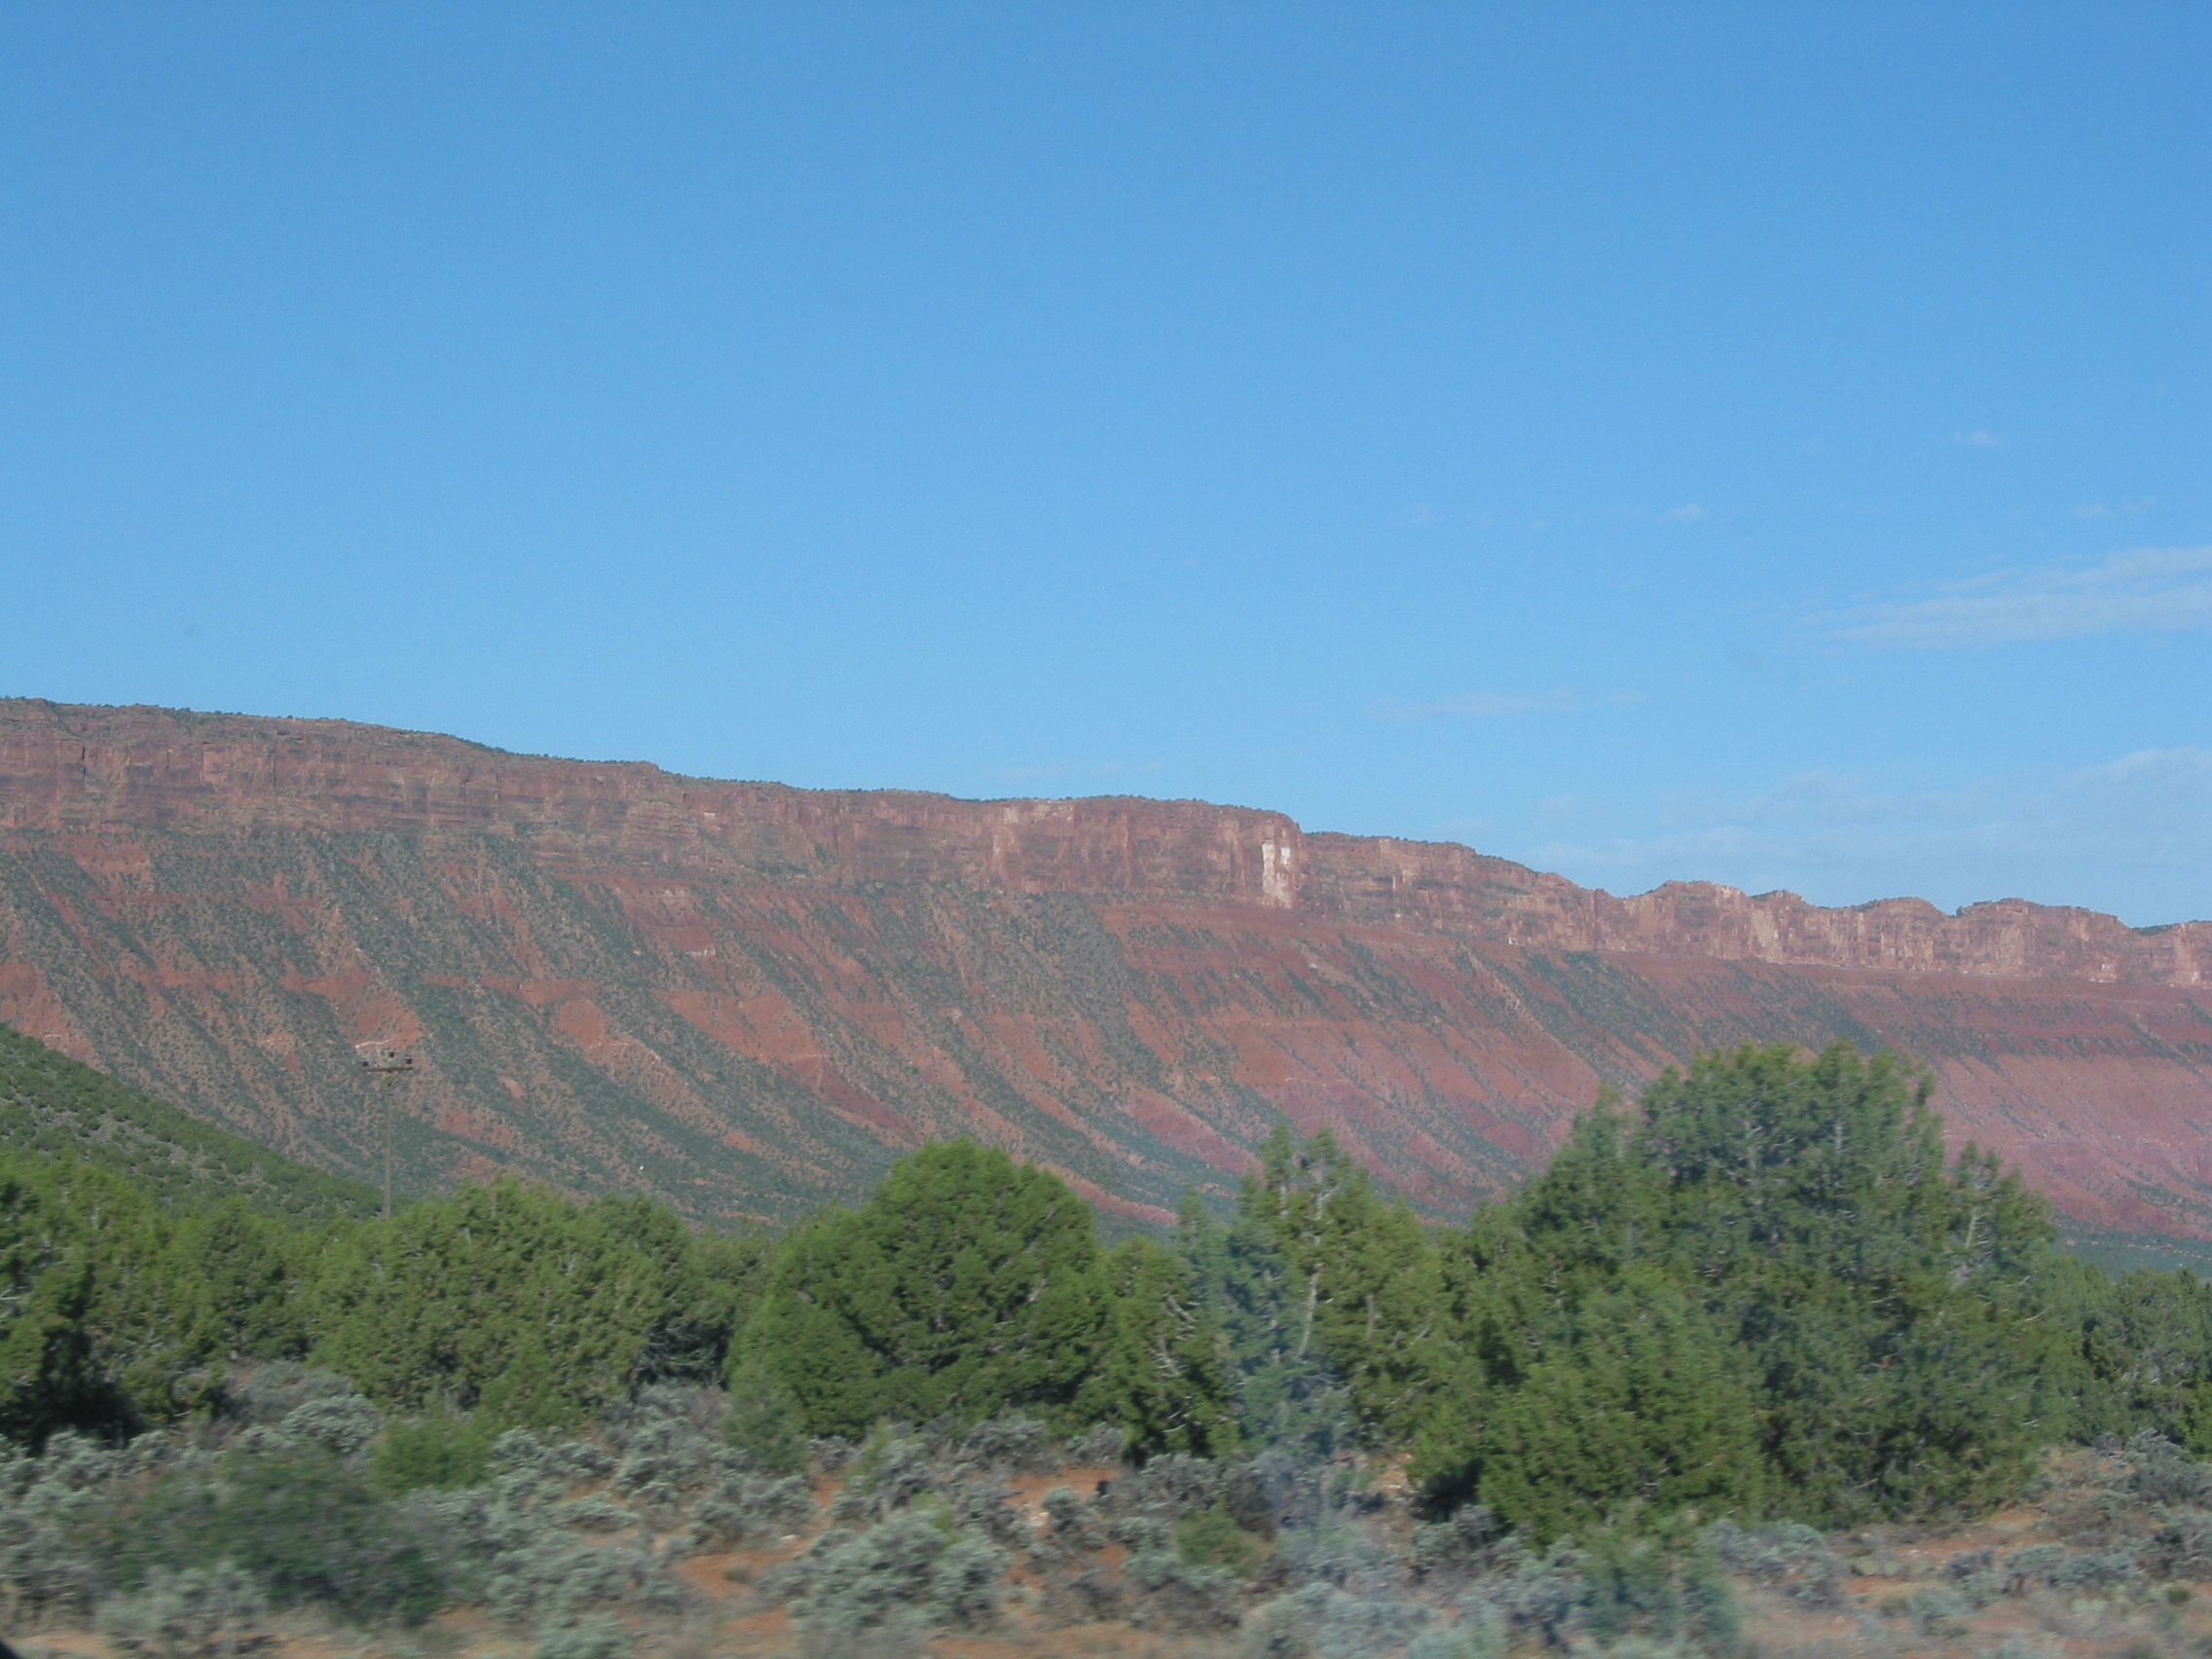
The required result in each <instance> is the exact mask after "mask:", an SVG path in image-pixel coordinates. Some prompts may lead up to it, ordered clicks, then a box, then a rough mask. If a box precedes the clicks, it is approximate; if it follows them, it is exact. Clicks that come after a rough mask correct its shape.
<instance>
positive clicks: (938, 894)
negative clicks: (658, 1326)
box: [0, 702, 2212, 1235]
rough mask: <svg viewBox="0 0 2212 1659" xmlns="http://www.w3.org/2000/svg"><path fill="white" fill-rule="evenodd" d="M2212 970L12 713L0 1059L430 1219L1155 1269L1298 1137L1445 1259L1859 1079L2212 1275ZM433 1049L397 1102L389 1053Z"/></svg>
mask: <svg viewBox="0 0 2212 1659" xmlns="http://www.w3.org/2000/svg"><path fill="white" fill-rule="evenodd" d="M2208 960H2212V925H2208V924H2204V923H2189V924H2183V925H2181V926H2177V927H2172V928H2166V929H2158V930H2132V929H2129V928H2126V927H2124V926H2122V925H2121V924H2120V923H2119V922H2118V921H2116V920H2115V919H2113V918H2112V917H2109V916H2101V915H2096V914H2093V913H2091V912H2087V911H2081V910H2068V909H2051V908H2046V907H2040V906H2036V905H2030V904H2026V903H2020V902H2018V901H2005V902H2001V903H1991V904H1980V905H1975V906H1972V907H1971V908H1969V909H1968V910H1966V911H1964V912H1962V913H1960V914H1959V915H1957V916H1945V915H1943V914H1942V913H1941V912H1939V911H1937V910H1936V909H1935V908H1934V907H1933V906H1931V905H1928V904H1926V903H1921V902H1919V901H1916V900H1893V901H1886V902H1884V903H1877V904H1869V905H1862V906H1859V907H1857V908H1853V909H1841V910H1831V909H1822V908H1819V907H1816V906H1813V905H1809V904H1806V903H1804V902H1803V901H1801V900H1799V899H1797V898H1795V897H1794V896H1792V895H1788V894H1767V895H1761V896H1758V897H1749V896H1746V895H1744V894H1742V893H1738V892H1736V891H1734V890H1733V889H1729V888H1724V887H1715V886H1711V885H1707V884H1688V883H1671V884H1669V885H1668V886H1666V887H1662V888H1660V889H1658V890H1656V891H1655V892H1652V893H1648V894H1644V895H1641V896H1638V897H1635V898H1628V899H1621V898H1615V897H1613V896H1611V895H1609V894H1604V893H1600V892H1592V891H1590V890H1587V889H1583V888H1578V887H1576V886H1574V885H1573V884H1572V883H1570V882H1567V881H1566V880H1564V879H1562V878H1560V877H1558V876H1552V875H1545V874H1541V873H1538V872H1535V871H1532V870H1529V869H1527V868H1524V867H1523V866H1518V865H1514V864H1511V863H1508V862H1506V861H1504V860H1500V859H1494V858H1489V857H1486V856H1484V855H1482V854H1480V853H1476V852H1473V851H1471V850H1469V849H1467V848H1464V847H1457V846H1450V845H1429V844H1421V843H1410V842H1402V841H1390V840H1376V839H1373V838H1355V837H1350V836H1343V835H1328V834H1309V833H1306V832H1304V831H1302V830H1300V829H1299V827H1298V826H1297V825H1295V824H1294V823H1292V822H1291V821H1290V820H1289V819H1287V818H1284V817H1283V816H1281V815H1280V814H1275V813H1269V812H1258V811H1246V810H1241V809H1236V808H1228V807H1216V806H1211V805H1206V804H1203V803H1198V802H1173V801H1151V800H1143V799H1095V800H1079V801H995V802H978V801H962V800H954V799H951V798H949V797H945V796H941V795H931V794H920V793H899V792H826V791H802V790H793V789H788V788H784V787H781V786H777V785H770V784H743V783H723V782H715V781H709V780H701V779H691V778H683V777H678V776H674V775H671V774H669V773H665V772H662V771H660V770H659V769H658V768H656V767H653V766H650V765H642V764H599V763H589V762H580V761H566V760H552V759H543V758H538V757H535V756H513V755H504V754H499V753H497V752H494V751H490V750H484V749H480V748H477V747H475V746H472V745H469V744H466V743H462V742H460V741H458V740H455V739H451V738H443V737H435V736H427V735H423V734H417V733H407V732H397V731H390V730H386V729H383V728H379V727H369V726H359V725H351V724H348V723H344V722H338V721H314V720H271V719H246V718H242V717H223V716H200V715H188V714H179V713H175V712H171V711H164V710H155V709H85V708H64V707H56V706H54V705H50V704H44V703H32V702H0V1020H6V1021H7V1022H9V1023H11V1024H15V1025H18V1026H19V1027H21V1028H22V1029H25V1030H28V1031H30V1032H32V1033H33V1034H34V1035H39V1036H42V1037H44V1038H45V1039H46V1040H47V1041H49V1042H51V1043H53V1044H55V1046H57V1047H60V1048H63V1049H66V1050H67V1051H70V1052H72V1053H75V1054H77V1055H79V1056H80V1057H82V1058H86V1059H89V1060H92V1062H93V1063H95V1064H98V1065H101V1066H103V1067H106V1068H107V1069H109V1070H111V1071H113V1072H116V1073H117V1074H118V1075H121V1076H123V1077H125V1078H127V1079H128V1080H129V1081H131V1082H133V1083H136V1084H139V1085H140V1086H142V1087H145V1088H149V1089H152V1090H155V1091H156V1092H159V1093H161V1094H163V1095H165V1096H166V1097H167V1098H169V1099H172V1100H175V1101H177V1102H178V1103H179V1104H182V1105H185V1106H186V1107H187V1108H188V1109H190V1110H193V1111H195V1112H197V1113H199V1114H200V1115H202V1116H203V1117H205V1118H207V1119H209V1120H210V1121H215V1122H220V1123H222V1124H226V1125H227V1126H231V1127H235V1128H239V1129H241V1130H243V1131H245V1132H247V1133H250V1134H254V1135H256V1136H258V1137H260V1138H262V1139H264V1140H266V1141H268V1142H269V1143H271V1144H273V1145H276V1146H278V1147H281V1148H283V1149H285V1150H287V1151H292V1152H296V1153H299V1154H302V1155H305V1156H308V1157H311V1158H313V1159H315V1160H317V1161H321V1162H323V1163H325V1164H327V1165H329V1166H331V1167H333V1168H338V1169H341V1170H345V1171H347V1172H350V1173H366V1172H370V1171H371V1170H372V1169H373V1167H374V1164H375V1162H376V1161H377V1158H378V1151H379V1147H380V1145H381V1139H382V1125H383V1124H384V1121H385V1114H386V1112H387V1110H388V1111H390V1112H391V1113H392V1114H393V1115H394V1116H395V1117H396V1119H397V1121H398V1124H399V1128H398V1144H399V1149H400V1157H401V1161H402V1165H403V1169H404V1171H405V1179H406V1180H407V1181H409V1182H411V1183H413V1184H415V1185H424V1184H428V1183H430V1182H434V1181H438V1180H444V1179H452V1178H455V1177H459V1176H467V1175H471V1174H478V1173H482V1172H485V1171H488V1170H490V1169H493V1168H497V1167H513V1168H517V1169H521V1170H523V1171H525V1172H528V1173H532V1174H535V1175H538V1176H541V1177H543V1178H546V1179H550V1180H554V1181H557V1182H559V1183H562V1184H564V1185H567V1186H570V1187H573V1188H576V1189H578V1190H587V1191H596V1190H604V1189H608V1188H634V1187H640V1186H643V1187H645V1188H647V1189H649V1190H653V1191H656V1192H659V1193H662V1194H664V1195H665V1196H667V1197H669V1198H672V1199H674V1200H675V1201H676V1202H678V1203H679V1204H680V1205H681V1206H682V1207H683V1208H685V1209H686V1210H688V1211H690V1212H691V1213H694V1214H697V1215H700V1216H702V1217H710V1218H717V1219H722V1220H728V1219H733V1218H735V1217H738V1216H741V1215H745V1214H766V1215H771V1216H777V1217H782V1216H788V1215H790V1214H792V1213H793V1212H794V1211H795V1210H797V1209H800V1208H803V1207H805V1206H807V1205H809V1204H812V1203H814V1202H817V1201H819V1200H820V1199H821V1198H824V1197H826V1196H830V1195H837V1194H850V1193H854V1192H857V1191H859V1190H861V1189H862V1188H864V1187H865V1186H866V1184H867V1183H868V1182H869V1181H870V1180H872V1179H873V1177H874V1175H875V1174H876V1173H877V1172H879V1171H880V1169H881V1168H882V1167H883V1166H884V1164H885V1163H887V1162H888V1161H889V1160H890V1159H891V1158H893V1157H895V1156H896V1155H897V1153H898V1152H899V1151H902V1150H903V1149H904V1148H906V1147H908V1146H911V1145H913V1144H915V1143H917V1142H918V1141H920V1140H921V1139H923V1138H926V1137H930V1136H937V1135H945V1134H952V1133H959V1132H973V1133H977V1134H979V1135H982V1136H984V1137H986V1138H988V1139H991V1140H994V1141H997V1142H999V1143H1001V1144H1004V1145H1006V1146H1008V1147H1010V1148H1012V1149H1013V1150H1014V1151H1015V1152H1017V1153H1018V1154H1020V1155H1022V1156H1025V1157H1029V1158H1033V1159H1036V1160H1038V1161H1043V1162H1045V1163H1048V1164H1051V1165H1052V1166H1054V1167H1056V1168H1058V1169H1061V1170H1062V1171H1064V1172H1065V1173H1067V1174H1068V1175H1069V1176H1070V1178H1071V1179H1072V1180H1074V1182H1075V1183H1076V1184H1077V1186H1078V1187H1079V1189H1081V1190H1083V1191H1085V1192H1086V1193H1087V1194H1088V1195H1089V1196H1091V1197H1093V1198H1096V1199H1098V1200H1100V1201H1101V1202H1103V1203H1105V1204H1107V1205H1108V1207H1110V1208H1114V1209H1118V1210H1121V1211H1124V1212H1125V1213H1127V1214H1129V1215H1131V1216H1133V1217H1138V1218H1145V1219H1158V1218H1160V1217H1161V1215H1162V1213H1163V1212H1164V1209H1165V1208H1166V1206H1169V1205H1171V1204H1172V1202H1173V1199H1174V1195H1175V1193H1176V1192H1178V1191H1179V1190H1180V1189H1181V1188H1182V1187H1183V1186H1184V1185H1186V1184H1188V1183H1190V1182H1193V1181H1197V1182H1200V1183H1202V1184H1212V1185H1220V1184H1223V1183H1226V1182H1229V1181H1233V1180H1234V1178H1235V1174H1236V1173H1237V1172H1238V1171H1239V1170H1240V1169H1241V1168H1242V1167H1243V1165H1244V1162H1245V1160H1246V1158H1247V1153H1248V1149H1249V1147H1250V1146H1251V1145H1252V1144H1253V1142H1254V1141H1255V1140H1256V1139H1258V1138H1259V1137H1260V1136H1261V1135H1263V1134H1264V1133H1265V1132H1266V1130H1267V1127H1268V1126H1269V1124H1272V1121H1273V1120H1274V1118H1275V1117H1276V1116H1277V1115H1278V1114H1286V1115H1288V1116H1289V1117H1290V1118H1291V1119H1292V1121H1293V1122H1294V1123H1297V1124H1300V1125H1301V1126H1302V1127H1305V1128H1312V1127H1317V1126H1320V1125H1322V1124H1328V1125H1331V1126H1333V1127H1335V1128H1336V1129H1337V1131H1338V1132H1339V1133H1340V1134H1341V1135H1343V1136H1344V1137H1345V1138H1346V1140H1347V1141H1349V1142H1350V1143H1351V1144H1352V1145H1353V1146H1355V1147H1356V1148H1357V1149H1358V1150H1359V1151H1360V1152H1361V1153H1362V1154H1363V1156H1365V1157H1366V1158H1367V1159H1368V1160H1369V1161H1371V1162H1372V1163H1373V1164H1374V1165H1375V1166H1376V1167H1377V1168H1378V1169H1379V1170H1381V1171H1382V1172H1383V1174H1384V1175H1385V1176H1386V1177H1387V1178H1389V1179H1390V1180H1391V1181H1393V1182H1394V1183H1395V1184H1397V1185H1398V1186H1400V1187H1402V1188H1403V1189H1404V1190H1405V1191H1406V1192H1407V1193H1408V1194H1409V1195H1410V1196H1411V1197H1413V1198H1414V1199H1415V1200H1416V1201H1417V1202H1419V1203H1420V1204H1422V1205H1423V1206H1424V1207H1427V1208H1429V1209H1431V1210H1433V1211H1437V1212H1440V1213H1453V1212H1456V1211H1458V1210H1461V1209H1463V1208H1464V1207H1465V1206H1466V1205H1467V1204H1469V1203H1470V1202H1472V1201H1473V1200H1474V1199H1475V1198H1478V1197H1479V1196H1481V1195H1483V1194H1485V1193H1488V1192H1492V1191H1494V1190H1496V1189H1497V1188H1498V1187H1499V1186H1500V1185H1501V1184H1503V1183H1505V1182H1507V1181H1510V1180H1511V1179H1513V1178H1514V1177H1515V1176H1516V1175H1517V1174H1519V1173H1520V1172H1521V1171H1522V1170H1524V1169H1525V1168H1526V1167H1527V1166H1528V1164H1529V1162H1530V1161H1531V1160H1535V1159H1539V1158H1541V1156H1542V1155H1543V1154H1544V1152H1545V1151H1547V1150H1548V1148H1549V1147H1550V1146H1551V1145H1552V1144H1553V1143H1554V1141H1555V1140H1556V1138H1557V1135H1558V1133H1559V1132H1560V1130H1561V1128H1562V1127H1563V1125H1564V1124H1565V1122H1566V1120H1567V1117H1568V1116H1570V1115H1571V1113H1572V1112H1573V1111H1574V1110H1575V1109H1577V1108H1579V1107H1580V1106H1582V1105H1584V1104H1586V1103H1587V1102H1588V1100H1589V1099H1590V1097H1591V1096H1592V1095H1593V1094H1594V1093H1595V1091H1596V1089H1597V1088H1598V1087H1599V1085H1600V1084H1601V1083H1602V1082H1604V1081H1612V1082H1615V1083H1618V1084H1620V1085H1622V1086H1624V1087H1631V1088H1633V1087H1634V1086H1635V1085H1636V1084H1638V1083H1639V1082H1641V1080H1642V1079H1643V1078H1645V1077H1647V1076H1649V1075H1650V1074H1651V1073H1652V1072H1653V1071H1655V1070H1656V1069H1658V1067H1659V1066H1661V1065H1663V1064H1665V1063H1666V1062H1667V1061H1669V1060H1670V1059H1674V1058H1677V1057H1680V1056H1682V1055H1684V1054H1687V1053H1690V1052H1692V1051H1696V1050H1698V1049H1700V1048H1706V1047H1711V1046H1713V1045H1714V1044H1717V1043H1732V1042H1738V1041H1744V1040H1773V1039H1777V1038H1780V1039H1788V1040H1791V1041H1795V1042H1800V1043H1805V1044H1808V1045H1817V1044H1819V1043H1822V1042H1825V1041H1827V1040H1829V1039H1831V1038H1833V1037H1837V1036H1844V1037H1849V1038H1851V1039H1853V1040H1854V1041H1857V1042H1859V1043H1861V1044H1862V1046H1873V1045H1877V1044H1884V1045H1889V1046H1894V1047H1897V1048H1899V1049H1901V1050H1903V1051H1906V1052H1907V1053H1910V1054H1912V1055H1914V1056H1916V1057H1918V1058H1920V1059H1922V1060H1924V1061H1926V1062H1928V1063H1930V1064H1932V1065H1934V1066H1935V1067H1936V1070H1937V1072H1938V1074H1939V1075H1940V1077H1941V1079H1942V1084H1943V1093H1942V1103H1943V1105H1944V1107H1945V1109H1946V1111H1947V1113H1948V1114H1949V1116H1950V1120H1951V1124H1952V1128H1953V1130H1954V1133H1955V1134H1956V1135H1957V1136H1958V1137H1959V1138H1962V1139H1964V1138H1970V1137H1971V1138H1977V1139H1980V1140H1981V1141H1983V1142H1984V1143H1985V1144H1995V1145H1998V1146H2000V1147H2001V1148H2002V1149H2003V1150H2004V1151H2005V1152H2006V1153H2007V1154H2008V1156H2009V1157H2012V1158H2014V1159H2017V1160H2019V1161H2021V1162H2023V1163H2024V1164H2026V1165H2027V1166H2028V1168H2029V1171H2030V1173H2031V1175H2032V1177H2033V1178H2034V1179H2036V1180H2037V1181H2039V1182H2040V1183H2042V1184H2043V1185H2045V1186H2046V1188H2048V1190H2050V1191H2051V1192H2052V1194H2053V1196H2054V1198H2057V1199H2058V1200H2059V1202H2060V1203H2061V1205H2062V1206H2063V1207H2065V1208H2066V1209H2067V1210H2068V1211H2070V1212H2071V1213H2072V1214H2074V1215H2075V1216H2077V1217H2079V1218H2081V1219H2082V1220H2083V1221H2086V1222H2089V1223H2093V1224H2099V1225H2108V1226H2118V1227H2123V1228H2129V1229H2135V1230H2154V1229H2164V1230H2169V1231H2175V1232H2182V1233H2188V1234H2192V1235H2212V1142H2208V1140H2207V1135H2206V1130H2207V1128H2212V987H2207V985H2206V983H2205V980H2204V978H2203V974H2204V969H2205V966H2206V964H2207V962H2208ZM379 1041H381V1042H403V1043H412V1044H415V1045H417V1046H419V1048H420V1049H421V1051H422V1054H423V1057H424V1064H425V1068H426V1069H425V1071H424V1075H423V1076H422V1077H420V1078H419V1079H417V1080H414V1081H412V1082H410V1083H407V1084H405V1085H401V1086H397V1087H395V1088H394V1091H393V1093H392V1094H391V1095H390V1096H389V1097H388V1098H387V1099H381V1100H380V1099H379V1098H377V1097H375V1096H374V1095H373V1094H372V1093H371V1091H370V1090H369V1088H368V1087H367V1086H366V1084H365V1082H364V1080H363V1079H362V1078H361V1077H360V1076H359V1074H358V1071H357V1068H356V1067H355V1065H354V1064H353V1049H354V1046H355V1045H357V1044H361V1043H367V1042H379Z"/></svg>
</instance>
